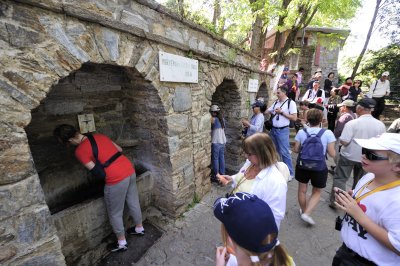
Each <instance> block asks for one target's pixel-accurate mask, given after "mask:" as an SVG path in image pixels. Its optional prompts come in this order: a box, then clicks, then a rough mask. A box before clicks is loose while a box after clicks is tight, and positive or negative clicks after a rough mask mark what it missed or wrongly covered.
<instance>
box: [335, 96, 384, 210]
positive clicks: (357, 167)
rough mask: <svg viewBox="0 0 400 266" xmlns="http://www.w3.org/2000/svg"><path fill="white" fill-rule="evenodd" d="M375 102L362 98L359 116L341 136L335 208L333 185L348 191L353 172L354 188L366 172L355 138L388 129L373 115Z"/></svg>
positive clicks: (364, 137) (381, 132)
mask: <svg viewBox="0 0 400 266" xmlns="http://www.w3.org/2000/svg"><path fill="white" fill-rule="evenodd" d="M375 104H376V102H375V100H373V99H370V98H363V99H361V100H360V101H359V102H358V103H357V107H356V113H357V115H358V118H357V119H353V120H351V121H349V122H347V123H346V125H345V126H344V128H343V131H342V134H341V135H340V138H339V140H340V144H342V145H343V146H342V148H341V150H340V156H339V161H338V163H337V166H336V168H335V174H334V177H333V185H332V191H331V198H330V204H329V206H330V207H333V208H335V204H334V201H335V195H334V194H335V193H334V192H333V187H338V188H340V189H342V190H344V191H347V190H346V182H347V180H348V179H349V178H350V175H351V172H352V171H354V180H353V186H352V189H354V187H355V185H356V184H357V182H358V181H359V180H360V178H361V177H362V176H363V175H364V174H365V173H364V170H363V169H362V165H361V146H360V145H358V144H357V143H356V142H355V141H354V139H356V138H357V139H369V138H372V137H376V136H379V135H381V134H383V133H384V132H385V131H386V127H385V124H383V123H382V122H381V121H379V120H377V119H375V118H374V117H372V115H371V110H372V109H373V108H374V107H375Z"/></svg>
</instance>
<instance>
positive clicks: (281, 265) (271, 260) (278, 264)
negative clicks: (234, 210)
mask: <svg viewBox="0 0 400 266" xmlns="http://www.w3.org/2000/svg"><path fill="white" fill-rule="evenodd" d="M221 236H222V241H223V243H224V246H225V247H227V249H228V246H227V242H228V236H229V234H228V232H227V231H226V229H225V226H224V224H222V223H221ZM275 238H276V234H269V235H267V237H266V238H265V239H264V240H263V241H262V244H263V245H266V244H269V243H271V242H272V241H273V240H274V239H275ZM231 240H232V241H233V242H234V243H235V244H236V245H237V246H238V247H239V248H240V249H241V250H242V251H243V252H244V253H245V254H246V255H247V256H248V257H249V258H250V256H258V258H259V259H260V261H259V262H251V263H252V265H254V266H262V265H265V264H269V265H272V266H290V265H291V264H292V263H291V259H290V256H289V254H288V253H287V251H286V249H285V247H283V246H282V244H279V245H277V246H275V247H274V248H273V249H271V250H270V251H267V252H264V253H256V252H252V251H249V250H247V249H245V248H242V247H241V246H240V245H239V244H237V243H236V242H235V241H234V240H233V239H231ZM228 251H229V252H232V251H231V250H228Z"/></svg>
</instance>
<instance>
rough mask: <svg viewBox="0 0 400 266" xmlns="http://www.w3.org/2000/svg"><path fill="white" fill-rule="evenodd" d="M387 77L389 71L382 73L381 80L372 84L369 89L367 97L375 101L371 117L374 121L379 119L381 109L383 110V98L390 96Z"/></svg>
mask: <svg viewBox="0 0 400 266" xmlns="http://www.w3.org/2000/svg"><path fill="white" fill-rule="evenodd" d="M388 76H389V71H385V72H383V73H382V76H381V78H380V79H378V80H376V81H375V82H373V83H372V84H371V87H370V88H369V92H368V97H369V98H372V99H374V100H375V101H376V105H375V108H374V111H373V112H372V116H373V117H375V118H376V119H379V116H380V115H381V114H382V112H383V109H385V96H389V94H390V82H389V80H388Z"/></svg>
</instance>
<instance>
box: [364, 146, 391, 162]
mask: <svg viewBox="0 0 400 266" xmlns="http://www.w3.org/2000/svg"><path fill="white" fill-rule="evenodd" d="M361 153H362V154H363V155H365V157H366V158H367V159H368V160H370V161H385V160H389V158H388V157H384V156H381V155H378V154H375V153H374V152H373V151H372V150H369V149H366V148H362V150H361Z"/></svg>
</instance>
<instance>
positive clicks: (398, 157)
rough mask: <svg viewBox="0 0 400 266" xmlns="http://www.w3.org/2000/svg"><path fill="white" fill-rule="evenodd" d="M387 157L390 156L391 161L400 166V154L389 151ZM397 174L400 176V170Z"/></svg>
mask: <svg viewBox="0 0 400 266" xmlns="http://www.w3.org/2000/svg"><path fill="white" fill-rule="evenodd" d="M387 157H388V158H389V163H391V164H396V165H398V166H400V154H398V153H395V152H393V151H387ZM396 174H397V176H398V177H400V171H399V172H396Z"/></svg>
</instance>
